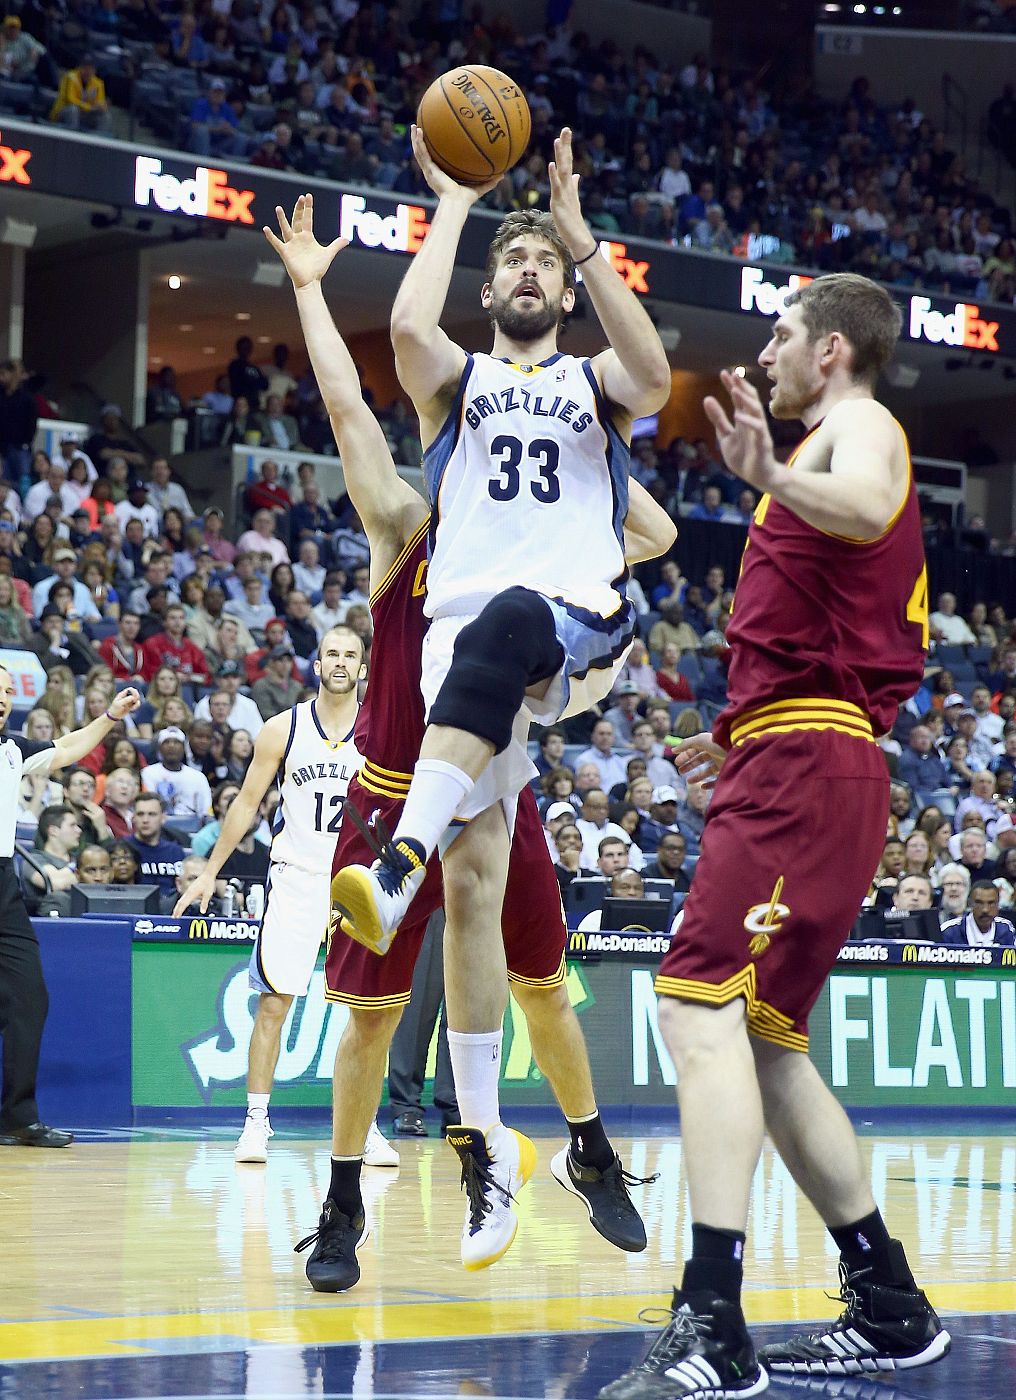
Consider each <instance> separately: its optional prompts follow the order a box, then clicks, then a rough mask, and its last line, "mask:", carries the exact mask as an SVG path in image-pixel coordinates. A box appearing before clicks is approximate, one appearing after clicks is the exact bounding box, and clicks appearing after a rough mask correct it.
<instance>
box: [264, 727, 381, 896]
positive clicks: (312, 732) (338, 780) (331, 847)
mask: <svg viewBox="0 0 1016 1400" xmlns="http://www.w3.org/2000/svg"><path fill="white" fill-rule="evenodd" d="M352 739H353V731H352V728H350V731H349V733H348V734H347V735H346V736H345V737H344V738H343V739H341V740H339V741H338V742H333V741H332V740H331V739H329V738H328V735H327V734H326V733H325V731H324V729H323V728H322V726H321V723H320V721H319V719H318V714H317V702H316V701H314V700H309V701H307V702H306V703H305V704H302V705H294V707H293V711H292V719H291V721H290V730H289V742H288V743H287V745H286V753H285V757H284V758H283V760H282V778H281V782H280V784H279V790H280V793H281V800H280V802H279V805H278V807H277V808H276V811H275V821H274V822H273V824H272V860H273V861H281V862H284V863H286V864H287V865H295V866H298V867H299V868H300V869H302V870H307V871H310V872H313V873H314V874H326V875H329V876H330V875H331V870H332V855H333V853H334V851H335V843H336V841H337V840H338V835H339V823H340V822H341V820H342V808H343V805H344V803H345V800H346V793H347V791H348V789H349V780H350V778H352V777H353V775H354V774H355V773H356V772H358V770H359V768H360V764H361V763H362V762H363V759H362V758H361V757H360V755H359V754H358V753H357V751H356V749H355V748H354V747H353V742H352Z"/></svg>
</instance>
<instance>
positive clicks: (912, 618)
mask: <svg viewBox="0 0 1016 1400" xmlns="http://www.w3.org/2000/svg"><path fill="white" fill-rule="evenodd" d="M900 431H901V432H902V429H901V430H900ZM802 446H803V444H802ZM800 450H801V448H800V447H798V449H797V452H795V453H794V457H796V456H797V453H799V452H800ZM794 457H791V459H790V462H791V463H793V460H794ZM907 461H908V466H909V448H908V450H907ZM727 640H728V641H729V643H730V649H731V650H730V669H729V672H728V680H727V695H728V704H727V708H726V709H725V710H724V711H723V713H722V714H721V715H720V716H719V718H718V719H717V721H716V726H715V731H714V732H715V735H716V738H717V740H718V742H720V743H722V744H729V743H730V731H731V726H732V725H736V723H737V721H738V719H739V718H740V717H741V716H742V715H744V714H745V712H746V711H749V710H755V709H757V708H758V707H759V706H772V705H774V704H777V703H778V702H780V701H789V700H802V699H803V700H810V699H824V700H830V701H839V702H845V703H846V704H847V705H853V706H857V707H858V708H859V709H860V710H861V711H862V712H863V714H864V715H865V716H867V718H868V719H869V720H870V721H871V727H872V729H873V731H874V733H875V734H876V735H879V734H884V733H886V731H887V730H889V729H891V728H892V726H893V724H894V723H895V721H896V713H897V710H898V708H899V706H900V705H901V704H903V702H904V701H905V700H908V699H909V698H910V697H911V696H912V695H913V694H914V692H915V691H916V690H917V687H918V685H919V684H920V681H921V678H922V676H923V674H924V652H925V649H926V648H927V645H928V575H927V569H926V566H925V562H924V541H923V537H922V534H921V515H920V509H919V507H918V502H917V491H916V489H915V486H914V476H913V470H912V468H911V469H910V473H909V485H908V487H907V493H906V495H905V497H904V499H903V503H902V505H901V506H900V509H899V510H898V511H897V513H896V515H895V516H894V517H893V519H892V521H891V522H890V523H889V525H888V526H887V528H886V529H885V531H884V532H883V533H882V534H881V535H880V536H879V537H878V539H875V540H869V541H859V540H851V539H848V538H846V537H845V536H840V535H833V534H828V533H826V532H825V531H823V530H819V529H816V528H815V527H814V526H812V525H808V524H807V523H806V522H805V521H803V520H802V519H801V518H800V517H799V516H797V515H794V514H793V512H792V511H790V510H788V509H787V508H786V507H785V506H782V505H780V504H779V503H778V502H776V501H774V500H772V498H771V497H769V496H763V498H762V500H761V501H760V502H759V505H758V508H757V510H756V512H755V519H754V521H753V522H752V525H751V528H750V529H749V531H748V542H747V544H746V545H745V549H744V556H743V559H742V561H741V574H740V577H739V579H738V582H737V588H736V591H735V594H734V610H733V614H732V616H731V619H730V625H729V627H728V629H727ZM735 737H736V736H735Z"/></svg>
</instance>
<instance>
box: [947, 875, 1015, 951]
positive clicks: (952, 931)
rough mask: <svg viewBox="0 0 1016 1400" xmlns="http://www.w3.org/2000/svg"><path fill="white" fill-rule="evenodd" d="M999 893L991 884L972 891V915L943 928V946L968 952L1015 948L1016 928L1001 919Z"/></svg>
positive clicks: (980, 883) (975, 885) (978, 883)
mask: <svg viewBox="0 0 1016 1400" xmlns="http://www.w3.org/2000/svg"><path fill="white" fill-rule="evenodd" d="M998 903H999V897H998V890H997V889H996V888H995V886H994V885H993V884H992V883H991V881H990V880H975V881H974V883H973V885H971V887H970V913H969V914H965V915H963V917H962V918H959V919H953V920H951V922H949V923H947V924H943V925H942V942H943V943H953V944H961V945H962V946H963V947H969V948H1014V947H1016V927H1014V925H1013V924H1012V922H1011V921H1010V920H1009V919H1000V918H999V916H998Z"/></svg>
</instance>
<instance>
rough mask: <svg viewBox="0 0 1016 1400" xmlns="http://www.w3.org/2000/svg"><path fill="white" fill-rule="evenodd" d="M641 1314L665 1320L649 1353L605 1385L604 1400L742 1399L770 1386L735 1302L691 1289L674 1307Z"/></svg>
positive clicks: (644, 1316) (653, 1319)
mask: <svg viewBox="0 0 1016 1400" xmlns="http://www.w3.org/2000/svg"><path fill="white" fill-rule="evenodd" d="M676 1301H677V1300H676V1298H675V1302H676ZM639 1316H640V1317H641V1318H642V1319H643V1320H644V1321H645V1322H655V1321H658V1320H660V1319H661V1318H663V1319H666V1324H665V1326H664V1328H663V1331H662V1332H661V1333H660V1335H659V1336H658V1337H657V1338H656V1341H655V1342H654V1343H653V1345H652V1347H651V1348H650V1349H649V1352H648V1354H647V1355H646V1357H645V1359H644V1360H643V1361H641V1362H639V1364H638V1365H637V1366H635V1367H633V1369H632V1370H630V1371H627V1372H625V1374H624V1375H623V1376H621V1377H620V1379H619V1380H616V1381H611V1383H610V1384H609V1385H606V1386H604V1387H603V1389H602V1390H601V1391H600V1395H599V1400H743V1397H744V1396H748V1395H761V1394H762V1392H763V1391H764V1390H766V1389H767V1388H768V1385H769V1377H768V1376H767V1375H766V1373H765V1371H764V1370H763V1368H762V1367H761V1366H760V1365H759V1363H758V1360H757V1358H756V1356H755V1348H754V1347H753V1346H752V1343H751V1338H750V1337H749V1335H748V1329H747V1327H746V1326H745V1323H744V1314H743V1313H742V1312H741V1309H740V1308H739V1307H738V1306H737V1304H736V1303H728V1302H727V1300H726V1299H725V1298H720V1297H717V1295H716V1294H714V1293H708V1292H701V1293H690V1294H686V1295H685V1296H684V1299H683V1301H682V1303H681V1306H680V1307H678V1308H677V1309H676V1310H674V1311H672V1310H671V1309H669V1308H667V1309H660V1310H657V1309H647V1310H646V1311H645V1312H642V1313H640V1314H639Z"/></svg>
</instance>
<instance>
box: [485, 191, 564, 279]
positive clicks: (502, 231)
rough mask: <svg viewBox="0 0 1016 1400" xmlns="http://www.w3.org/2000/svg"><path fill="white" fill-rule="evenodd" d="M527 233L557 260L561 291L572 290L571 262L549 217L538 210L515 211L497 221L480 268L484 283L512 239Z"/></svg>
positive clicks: (513, 240)
mask: <svg viewBox="0 0 1016 1400" xmlns="http://www.w3.org/2000/svg"><path fill="white" fill-rule="evenodd" d="M527 233H528V234H532V235H534V237H536V238H542V239H543V240H544V241H545V242H547V243H549V244H550V246H551V247H552V248H553V249H554V251H555V253H557V255H558V257H559V258H560V259H561V270H562V272H563V273H564V289H565V291H567V290H568V288H569V287H574V286H575V259H574V258H573V257H572V255H571V253H570V252H569V250H568V246H567V244H566V243H565V241H564V239H563V238H562V237H561V235H560V234H559V233H558V231H557V224H555V222H554V219H553V217H552V215H550V214H547V213H545V212H544V211H543V210H542V209H515V210H513V211H512V212H511V213H510V214H507V215H506V216H505V217H504V218H503V219H502V220H501V222H500V224H499V225H498V228H497V233H495V234H494V237H493V238H492V239H491V240H490V246H489V247H488V249H487V261H486V263H485V264H484V268H483V275H484V277H485V278H486V279H487V281H488V282H489V281H490V280H491V278H492V277H493V276H494V273H495V272H496V271H497V264H498V261H499V259H500V257H501V254H502V253H503V252H504V250H505V249H506V248H508V247H510V246H511V244H512V243H514V242H515V240H516V238H524V237H525V235H526V234H527Z"/></svg>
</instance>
